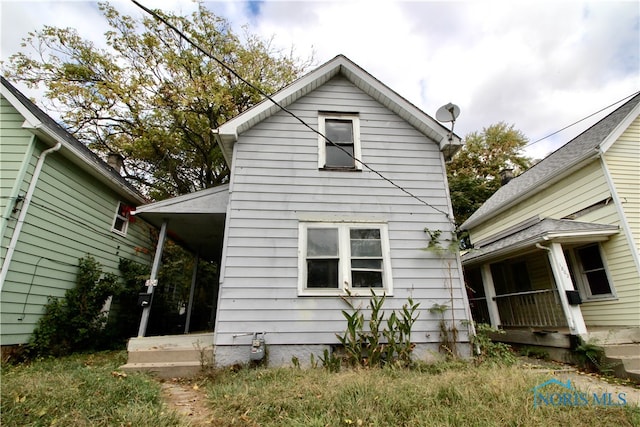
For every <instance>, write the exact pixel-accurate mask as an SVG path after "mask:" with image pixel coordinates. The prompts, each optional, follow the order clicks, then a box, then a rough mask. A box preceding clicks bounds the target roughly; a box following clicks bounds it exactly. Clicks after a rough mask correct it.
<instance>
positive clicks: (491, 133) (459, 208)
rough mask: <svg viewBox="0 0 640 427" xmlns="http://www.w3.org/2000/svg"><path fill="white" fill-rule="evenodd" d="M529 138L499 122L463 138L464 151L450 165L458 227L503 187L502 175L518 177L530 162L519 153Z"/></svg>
mask: <svg viewBox="0 0 640 427" xmlns="http://www.w3.org/2000/svg"><path fill="white" fill-rule="evenodd" d="M527 142H528V139H527V137H526V136H525V135H524V134H523V133H522V132H520V131H519V130H516V129H514V127H513V125H507V124H506V123H503V122H500V123H497V124H494V125H491V126H489V127H486V128H484V129H483V130H482V132H472V133H470V134H468V135H467V136H466V137H465V138H464V144H463V146H462V149H460V151H458V152H457V153H456V155H455V156H454V157H453V159H452V161H451V162H450V163H449V164H448V165H447V177H448V179H449V192H450V193H451V203H452V205H453V212H454V215H455V218H456V223H457V224H458V225H460V224H462V223H463V222H464V221H465V220H466V219H467V218H469V217H470V216H471V214H472V213H473V212H475V211H476V210H477V209H478V208H479V207H480V206H481V205H482V204H483V203H484V202H485V201H486V200H487V199H488V198H489V197H491V195H492V194H493V193H495V192H496V191H497V190H498V189H499V188H500V187H501V186H502V177H501V173H502V172H503V171H510V172H512V173H513V175H514V176H517V175H519V174H520V173H522V172H524V171H525V170H526V169H527V168H529V167H530V165H531V161H530V159H528V158H527V157H525V156H522V155H521V154H519V153H520V151H521V150H522V149H523V148H524V146H525V145H526V144H527Z"/></svg>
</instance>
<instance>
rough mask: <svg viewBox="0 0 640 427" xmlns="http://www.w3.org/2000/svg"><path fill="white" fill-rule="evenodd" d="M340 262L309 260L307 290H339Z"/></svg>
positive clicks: (333, 260)
mask: <svg viewBox="0 0 640 427" xmlns="http://www.w3.org/2000/svg"><path fill="white" fill-rule="evenodd" d="M337 287H338V260H337V259H309V260H307V288H334V289H335V288H337Z"/></svg>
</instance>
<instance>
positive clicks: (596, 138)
mask: <svg viewBox="0 0 640 427" xmlns="http://www.w3.org/2000/svg"><path fill="white" fill-rule="evenodd" d="M639 103H640V92H638V93H637V94H636V95H635V96H634V97H633V98H631V99H630V100H629V101H627V102H625V103H624V104H623V105H622V106H620V107H619V108H617V109H616V110H615V111H613V112H612V113H610V114H609V115H607V116H606V117H605V118H603V119H602V120H600V121H599V122H597V123H596V124H594V125H593V126H591V127H590V128H589V129H587V130H585V131H584V132H583V133H581V134H580V135H578V136H577V137H575V138H574V139H572V140H571V141H569V142H568V143H566V144H565V145H563V146H562V147H560V148H559V149H557V150H556V151H554V152H553V153H551V154H549V155H548V156H547V157H545V158H544V159H543V160H541V161H540V162H539V163H537V164H536V165H535V166H533V167H531V168H530V169H528V170H527V171H525V172H524V173H522V174H521V175H519V176H517V177H516V178H514V179H512V180H511V181H510V182H509V183H508V184H506V185H504V186H502V187H500V189H499V190H498V191H496V192H495V193H494V194H493V196H491V197H490V198H489V199H488V200H487V201H486V202H484V204H483V205H482V206H480V208H478V210H477V211H475V212H474V213H473V215H471V216H470V217H469V218H468V219H467V220H466V221H465V222H464V223H463V224H462V225H461V227H460V228H461V229H469V228H472V227H474V226H476V225H478V224H481V223H483V222H485V221H487V220H488V219H490V218H491V217H492V216H493V215H494V214H496V213H497V212H498V211H500V210H501V208H503V207H505V206H506V205H508V204H510V203H512V202H514V201H515V200H517V199H518V198H520V197H521V196H522V195H523V194H530V195H533V194H534V193H536V192H537V191H540V190H542V189H543V188H544V186H543V184H545V183H547V182H549V181H551V180H552V179H553V177H555V176H557V175H558V174H559V173H560V172H562V171H563V170H566V169H568V168H570V167H571V166H572V165H574V164H577V163H579V162H580V161H582V160H584V159H586V158H588V157H589V156H590V155H595V154H596V153H597V149H598V147H599V145H600V144H601V143H602V142H603V141H604V140H605V139H606V138H607V136H609V135H610V134H611V132H613V130H614V129H615V128H616V127H617V126H618V124H620V122H622V121H623V120H624V119H625V118H626V117H627V116H628V114H629V113H630V112H631V111H632V110H633V108H634V107H636V105H638V104H639Z"/></svg>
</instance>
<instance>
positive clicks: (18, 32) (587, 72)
mask: <svg viewBox="0 0 640 427" xmlns="http://www.w3.org/2000/svg"><path fill="white" fill-rule="evenodd" d="M142 3H143V4H145V5H147V6H149V7H154V8H159V9H162V10H164V11H173V12H176V13H180V14H183V15H189V14H191V13H192V12H193V11H194V10H195V9H196V7H197V4H196V3H194V2H192V1H186V0H184V1H180V0H174V1H148V0H142ZM112 4H113V5H114V6H115V7H116V8H117V9H118V10H120V11H121V13H123V14H128V15H132V16H136V17H139V16H143V13H142V12H141V11H140V9H138V8H137V7H136V6H135V5H134V4H133V3H131V2H130V1H124V0H121V1H116V2H113V3H112ZM204 5H205V7H207V8H209V9H211V10H212V11H214V12H215V13H217V14H219V15H220V16H223V17H225V18H227V19H228V20H229V22H230V23H231V24H232V25H233V28H234V29H235V30H236V31H237V32H238V33H241V32H242V30H241V27H242V26H243V25H245V24H249V31H250V32H251V33H257V34H260V35H261V36H262V37H264V38H266V39H271V38H273V40H272V43H273V46H274V47H276V48H280V49H283V50H284V51H286V52H288V51H289V50H290V49H291V48H292V47H293V48H294V53H295V54H297V55H298V56H300V57H303V58H304V57H308V56H309V55H310V54H311V52H315V57H316V62H317V63H318V64H320V63H323V62H325V61H327V60H329V59H331V58H333V57H334V56H335V55H337V54H339V53H342V54H345V55H347V56H348V57H349V58H350V59H352V60H353V61H355V62H356V63H357V64H359V65H360V66H362V67H363V68H364V69H365V70H367V71H369V72H370V73H371V74H373V75H374V76H375V77H376V78H378V79H379V80H381V81H382V82H383V83H385V84H386V85H388V86H389V87H391V88H392V89H394V90H395V91H397V92H398V93H399V94H400V95H401V96H403V97H405V98H406V99H407V100H409V101H410V102H412V103H414V104H416V105H417V106H418V107H420V108H421V109H423V110H424V111H425V112H427V113H428V114H431V115H432V116H433V115H435V111H436V110H437V108H438V107H440V106H441V105H443V104H445V103H447V102H454V103H456V104H458V105H459V106H460V108H461V110H462V113H461V115H460V117H459V119H458V121H457V122H456V131H457V133H458V134H460V135H462V136H464V135H465V134H467V133H469V132H471V131H474V130H481V129H482V128H483V127H486V126H488V125H490V124H493V123H496V122H499V121H504V122H507V123H509V124H514V125H515V126H516V128H518V129H520V130H522V131H523V132H524V133H525V134H526V135H527V136H528V137H529V139H530V140H531V141H534V140H536V139H538V138H542V137H543V136H545V135H548V134H550V133H551V132H553V131H556V130H558V129H560V128H562V127H563V126H566V125H568V124H569V123H572V122H574V121H576V120H579V119H580V118H582V117H585V116H587V115H589V114H591V113H593V112H594V111H597V110H599V109H600V108H602V107H603V106H605V105H608V104H610V103H612V102H614V101H616V100H618V99H621V98H623V97H625V96H627V95H630V94H631V93H633V92H635V91H637V90H639V89H640V58H639V54H640V29H639V28H640V24H639V21H640V11H639V9H638V5H637V2H587V3H582V2H574V1H572V2H528V1H518V2H513V1H509V2H507V1H473V2H471V1H469V2H436V1H433V2H432V1H385V2H375V1H370V0H369V1H363V0H352V1H340V2H338V1H258V2H247V1H215V2H205V3H204ZM0 11H1V12H2V37H1V39H2V59H3V60H4V59H6V56H7V55H8V54H9V53H11V52H15V51H16V50H17V49H19V44H18V43H17V42H16V40H17V41H18V42H19V40H20V38H21V37H22V36H24V35H26V31H28V30H32V29H35V28H36V27H38V26H39V25H40V24H42V23H46V24H50V25H56V26H62V27H64V26H72V27H75V28H77V30H78V32H79V33H80V34H81V35H83V36H84V37H89V38H93V39H95V40H96V41H98V42H100V40H101V39H102V38H103V37H102V34H103V33H104V30H105V29H106V23H105V22H104V19H103V18H102V17H101V16H100V14H99V12H98V10H97V6H96V4H95V3H90V2H83V1H81V2H55V1H50V2H37V4H33V3H31V4H30V3H28V2H2V3H1V8H0ZM607 112H608V111H606V112H603V113H602V114H601V115H598V116H596V117H593V118H591V119H589V120H587V121H585V122H583V123H581V124H580V125H579V126H575V127H572V128H570V129H569V130H567V131H565V132H563V133H561V134H559V135H557V136H555V137H553V138H551V139H550V140H545V141H543V142H540V143H537V144H535V145H534V146H533V147H532V148H531V149H530V150H529V152H530V155H532V156H534V157H541V156H542V155H544V154H546V152H548V151H549V150H552V149H554V148H556V147H557V146H558V145H560V144H562V143H564V142H567V141H568V140H569V139H571V138H572V137H574V136H576V135H577V134H578V133H580V132H581V131H582V130H584V128H586V127H587V126H589V125H591V124H592V123H593V122H595V121H596V120H598V119H599V118H601V117H602V115H603V114H606V113H607Z"/></svg>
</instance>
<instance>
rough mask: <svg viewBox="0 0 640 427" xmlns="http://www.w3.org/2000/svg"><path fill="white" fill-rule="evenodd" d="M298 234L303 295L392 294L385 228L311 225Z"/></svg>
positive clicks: (303, 224)
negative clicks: (372, 291) (372, 292)
mask: <svg viewBox="0 0 640 427" xmlns="http://www.w3.org/2000/svg"><path fill="white" fill-rule="evenodd" d="M299 231H300V261H299V270H300V274H299V292H300V294H301V295H336V294H343V293H346V292H347V291H349V292H351V293H352V294H355V295H358V294H362V295H371V290H372V289H373V290H379V291H380V293H383V292H384V293H385V294H387V295H389V294H390V293H391V274H390V261H389V238H388V231H387V227H386V224H370V223H317V222H309V223H301V224H300V230H299Z"/></svg>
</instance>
